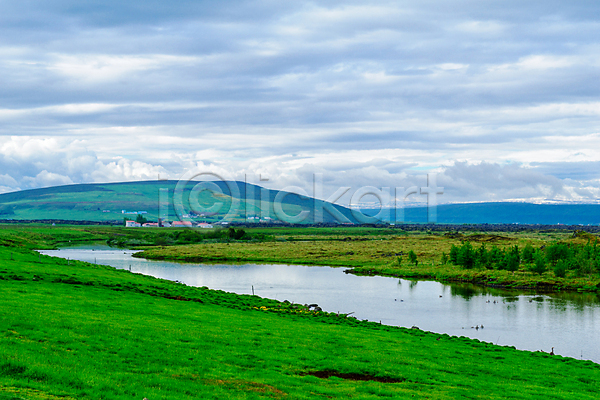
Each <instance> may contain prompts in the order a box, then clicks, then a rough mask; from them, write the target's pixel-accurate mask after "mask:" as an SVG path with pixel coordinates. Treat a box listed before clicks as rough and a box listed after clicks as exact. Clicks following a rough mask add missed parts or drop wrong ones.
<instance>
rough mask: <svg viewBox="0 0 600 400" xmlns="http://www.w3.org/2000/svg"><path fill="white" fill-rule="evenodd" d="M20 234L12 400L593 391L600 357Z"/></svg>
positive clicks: (11, 259) (10, 333)
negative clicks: (114, 260) (316, 306)
mask: <svg viewBox="0 0 600 400" xmlns="http://www.w3.org/2000/svg"><path fill="white" fill-rule="evenodd" d="M60 232H62V233H67V232H65V231H56V232H55V234H54V235H53V234H52V233H53V232H52V231H49V233H48V235H49V236H55V238H54V239H50V238H49V237H44V238H42V239H43V240H57V239H61V240H64V238H58V237H56V236H57V235H59V234H60ZM17 233H18V232H13V235H12V237H13V239H15V242H14V245H12V246H6V245H5V246H3V247H1V248H0V260H1V262H0V299H1V301H2V304H3V307H2V308H0V315H1V318H0V342H1V343H2V346H0V399H2V400H4V399H14V398H23V397H24V398H45V399H48V398H49V399H56V398H59V397H60V398H63V399H65V398H66V399H69V398H72V399H75V398H77V399H87V398H89V399H92V398H93V399H97V398H106V399H125V398H128V399H130V398H143V397H147V398H148V399H150V400H154V399H172V398H179V399H186V398H189V399H192V398H232V399H235V398H294V399H296V398H297V399H303V398H307V399H308V398H315V397H328V398H340V399H342V398H343V399H347V398H380V397H382V398H389V397H395V398H403V397H412V396H415V397H424V396H426V397H429V398H434V399H450V398H460V397H481V398H515V399H516V398H532V397H552V398H565V399H570V398H573V399H588V398H589V399H593V398H596V395H597V391H598V385H599V382H600V366H598V365H596V364H594V363H591V362H587V361H578V360H575V359H572V358H564V357H560V356H550V355H548V354H545V353H539V352H536V353H531V352H525V351H518V350H515V349H513V348H509V347H499V346H494V345H492V344H488V343H482V342H479V341H477V340H471V339H467V338H460V337H451V336H448V335H440V334H434V333H427V332H422V331H420V330H418V329H412V330H411V329H404V328H397V327H390V326H384V325H380V324H376V323H371V322H362V321H358V320H355V319H353V318H348V317H346V316H344V315H339V316H338V315H336V314H328V313H323V312H315V311H309V310H308V309H306V308H305V307H302V306H298V305H293V304H288V303H280V302H277V301H273V300H268V299H262V298H259V297H257V296H243V295H234V294H230V293H224V292H220V291H214V290H208V289H206V288H193V287H188V286H185V285H182V284H178V283H175V282H169V281H164V280H160V279H155V278H151V277H148V276H143V275H138V274H132V273H130V272H128V271H124V270H115V269H113V268H110V267H105V266H101V265H94V264H89V263H83V262H77V261H68V260H62V259H57V258H51V257H45V256H40V255H39V254H37V253H35V252H33V251H32V249H33V248H34V247H33V246H35V247H39V246H38V245H40V244H43V243H41V242H40V243H38V242H36V240H37V239H36V238H35V237H36V235H27V233H28V232H27V230H24V231H22V233H23V234H24V236H19V235H18V234H17ZM73 235H74V236H72V238H74V237H75V236H76V233H73ZM24 237H27V238H28V239H27V241H24V240H20V239H19V240H16V239H18V238H24ZM3 239H6V237H4V238H3ZM13 239H11V240H13ZM67 240H68V239H67ZM5 243H6V242H5ZM44 243H46V245H48V244H49V243H50V242H44Z"/></svg>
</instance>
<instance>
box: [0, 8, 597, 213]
mask: <svg viewBox="0 0 600 400" xmlns="http://www.w3.org/2000/svg"><path fill="white" fill-rule="evenodd" d="M599 67H600V3H598V2H597V1H583V0H582V1H575V2H566V1H553V0H544V1H526V2H523V1H511V0H508V1H507V0H503V1H481V0H477V1H470V0H469V1H464V0H453V1H439V0H438V1H432V0H418V1H416V0H415V1H412V0H407V1H327V2H308V1H302V0H297V1H291V2H281V1H271V0H258V1H235V0H234V1H226V2H217V1H178V2H165V1H157V0H145V1H137V0H133V1H127V2H122V1H119V2H117V1H111V0H105V1H95V0H94V1H85V2H83V1H70V0H69V1H66V0H55V1H52V2H48V1H28V0H21V1H8V0H0V192H10V191H15V190H22V189H30V188H38V187H46V186H54V185H64V184H74V183H91V182H122V181H136V180H151V179H158V177H159V176H160V178H163V179H164V178H169V179H175V180H177V179H181V178H182V177H185V176H189V175H190V174H192V175H194V174H196V173H212V174H215V175H217V176H218V177H220V178H222V179H226V180H232V179H235V180H244V179H247V181H249V182H252V183H257V184H260V185H262V186H266V187H268V188H271V189H285V188H290V187H292V186H295V187H299V188H302V189H303V190H305V191H306V192H307V193H308V194H309V195H313V194H314V192H313V177H314V175H315V174H322V177H323V189H322V195H321V197H322V198H328V197H329V196H330V195H332V194H333V193H334V192H336V190H337V189H338V188H340V187H351V188H352V190H351V191H349V192H348V193H347V195H345V196H347V198H342V199H340V201H339V202H340V203H341V204H343V203H344V202H348V200H349V196H350V195H351V194H352V193H353V191H355V190H356V189H357V188H359V187H363V186H373V187H377V188H381V187H390V188H395V187H405V188H407V187H410V186H417V187H423V186H426V184H427V174H428V173H429V174H433V173H435V174H436V176H437V183H438V186H442V187H443V188H444V189H443V191H444V193H443V194H441V195H439V196H438V201H439V202H440V203H450V202H480V201H529V202H559V201H560V202H562V201H568V202H574V201H576V202H596V201H597V200H598V199H599V198H600V151H598V150H599V149H600V118H599V116H600V97H599V95H600V79H599V78H600V69H599ZM261 178H262V179H263V180H262V181H261V180H260V179H261ZM265 179H268V180H265ZM392 190H393V189H392ZM425 199H426V196H423V195H421V194H416V195H411V196H410V199H409V200H411V201H423V200H425ZM367 200H368V199H367Z"/></svg>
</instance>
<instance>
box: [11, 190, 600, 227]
mask: <svg viewBox="0 0 600 400" xmlns="http://www.w3.org/2000/svg"><path fill="white" fill-rule="evenodd" d="M199 183H200V182H188V184H187V185H185V186H181V185H180V187H179V190H176V188H177V184H178V181H141V182H123V183H98V184H76V185H66V186H55V187H49V188H42V189H30V190H23V191H19V192H12V193H4V194H0V220H50V219H52V220H78V221H118V222H121V221H123V219H124V218H126V219H134V220H135V219H136V218H137V216H138V214H141V215H142V216H144V217H145V218H147V219H148V220H152V221H156V220H157V218H158V217H159V215H160V216H161V217H162V218H163V219H167V220H178V219H184V220H186V219H187V220H192V221H198V222H200V221H206V222H217V221H220V220H222V219H223V217H224V216H225V214H227V213H229V215H228V219H229V220H232V221H234V222H259V221H262V222H277V221H279V220H282V219H283V220H286V221H287V222H297V221H298V219H299V218H298V219H296V218H294V217H295V216H300V217H303V220H302V223H309V224H312V223H315V222H317V223H318V222H323V223H359V222H360V221H358V220H357V219H356V218H355V217H354V215H353V213H352V211H351V210H350V209H349V208H347V207H343V206H340V205H337V204H331V203H326V202H324V201H322V200H316V199H313V198H306V197H301V196H299V195H296V194H293V193H285V192H279V191H276V190H270V189H265V188H262V187H260V186H257V185H252V184H245V183H243V182H223V181H215V182H213V183H203V184H200V185H198V184H199ZM205 189H212V191H211V190H205ZM232 191H233V193H231V192H232ZM159 193H162V195H159ZM161 196H162V197H161ZM174 204H175V206H174ZM219 204H221V207H220V209H217V208H218V205H219ZM232 204H233V205H234V207H231V205H232ZM277 204H280V206H278V205H277ZM177 205H178V206H177ZM363 211H364V213H365V214H371V215H372V214H373V213H374V212H375V211H374V210H363ZM304 214H306V215H304ZM393 216H394V214H393V210H392V211H391V218H392V219H393ZM249 218H250V219H249ZM385 222H389V221H385ZM404 222H407V223H425V222H427V208H426V207H407V208H405V209H404ZM437 222H438V223H440V224H482V223H489V224H513V223H514V224H543V225H555V224H565V225H580V224H581V225H600V205H597V204H531V203H516V202H495V203H462V204H445V205H440V206H438V207H437Z"/></svg>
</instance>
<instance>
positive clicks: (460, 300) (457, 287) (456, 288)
mask: <svg viewBox="0 0 600 400" xmlns="http://www.w3.org/2000/svg"><path fill="white" fill-rule="evenodd" d="M40 253H42V254H46V255H50V256H56V257H62V258H68V259H71V260H81V261H87V262H91V263H98V264H106V265H110V266H112V267H114V268H118V269H130V270H131V271H132V272H136V273H142V274H146V275H152V276H154V277H157V278H163V279H169V280H172V281H175V280H177V281H180V282H183V283H185V284H187V285H190V286H208V287H209V288H211V289H220V290H224V291H228V292H234V293H238V294H252V291H253V290H254V293H255V294H256V295H258V296H261V297H267V298H272V299H277V300H282V301H283V300H288V301H291V302H294V303H301V304H311V303H316V304H318V305H319V306H320V307H321V308H322V309H323V310H324V311H329V312H340V313H344V314H348V313H353V314H352V315H354V316H356V317H357V318H359V319H363V320H364V319H367V320H370V321H376V322H380V321H381V323H382V324H387V325H396V326H404V327H411V326H417V327H419V328H420V329H423V330H427V331H431V332H437V333H447V334H449V335H457V336H468V337H471V338H476V339H479V340H482V341H486V342H490V343H495V344H499V345H503V346H515V347H516V348H517V349H521V350H530V351H537V350H542V351H545V352H550V350H551V348H552V347H554V352H555V354H560V355H563V356H567V357H573V358H577V359H586V360H591V361H594V362H597V363H600V335H598V332H600V296H598V295H597V294H591V293H570V292H569V293H556V294H550V295H548V294H543V295H537V294H534V293H531V292H523V291H507V290H500V289H492V288H485V287H479V286H475V285H471V284H444V283H439V282H434V281H413V280H404V279H397V278H387V277H377V276H375V277H365V276H354V275H351V274H345V273H344V269H343V268H330V267H314V266H311V267H309V266H300V265H277V264H184V263H175V262H167V261H152V260H145V259H138V258H133V257H132V254H133V253H134V251H131V250H122V249H121V250H119V249H114V248H108V247H94V248H92V247H87V248H85V247H84V248H68V249H61V250H42V251H40ZM477 328H479V329H477Z"/></svg>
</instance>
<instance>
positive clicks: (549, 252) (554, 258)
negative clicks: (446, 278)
mask: <svg viewBox="0 0 600 400" xmlns="http://www.w3.org/2000/svg"><path fill="white" fill-rule="evenodd" d="M441 262H442V264H448V263H449V262H451V263H452V264H455V265H460V266H462V267H464V268H467V269H471V268H487V269H499V270H508V271H516V270H518V269H519V267H520V266H521V265H523V266H525V268H526V269H528V270H530V271H532V272H536V273H538V274H542V273H544V272H546V271H547V270H549V269H551V270H553V271H554V274H555V275H556V276H557V277H564V276H565V275H566V273H567V271H575V273H576V274H577V275H578V276H584V275H589V274H592V273H599V272H600V246H598V245H597V242H594V243H593V244H592V243H590V242H588V243H587V244H585V245H581V244H567V243H561V242H556V243H552V244H549V245H545V246H541V247H539V248H534V247H533V246H531V244H527V245H526V246H525V247H524V248H523V249H520V248H519V247H518V246H517V245H515V246H512V247H509V248H505V249H500V248H498V247H496V246H493V247H492V248H490V249H489V250H488V248H487V247H486V245H485V243H484V244H482V245H481V246H479V247H478V248H475V247H473V245H472V244H471V243H470V242H463V243H462V245H461V246H455V245H452V247H451V248H450V254H448V255H447V254H445V253H442V259H441Z"/></svg>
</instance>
